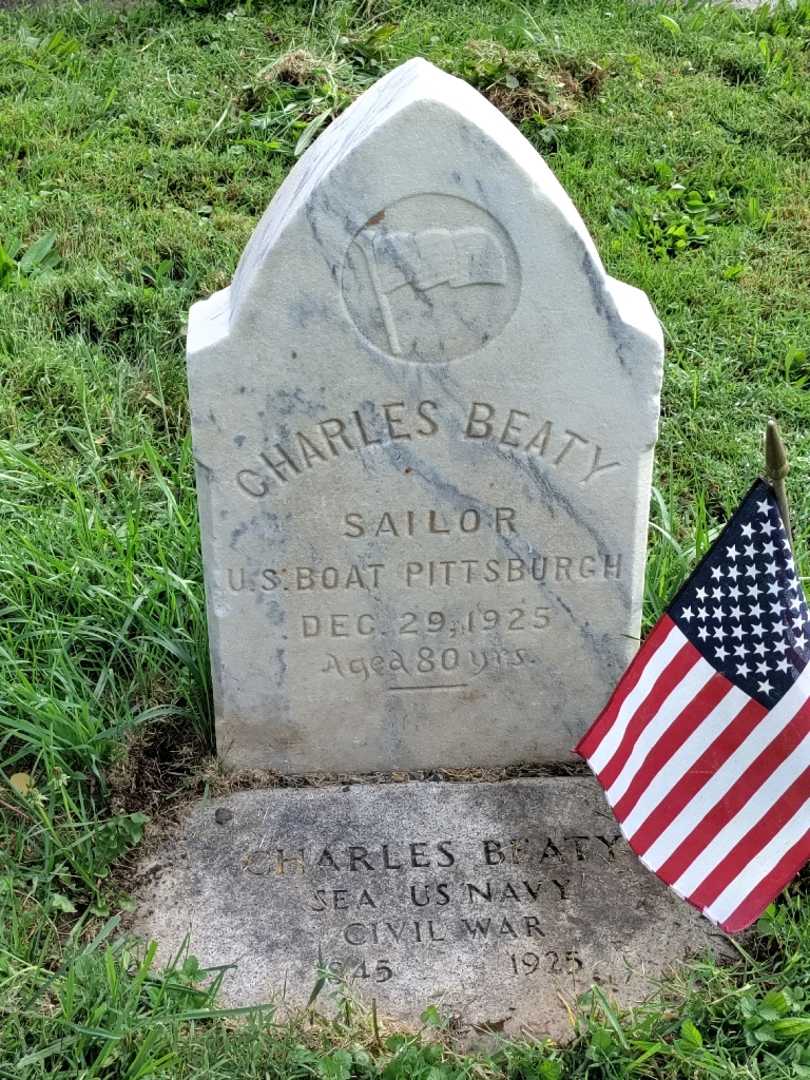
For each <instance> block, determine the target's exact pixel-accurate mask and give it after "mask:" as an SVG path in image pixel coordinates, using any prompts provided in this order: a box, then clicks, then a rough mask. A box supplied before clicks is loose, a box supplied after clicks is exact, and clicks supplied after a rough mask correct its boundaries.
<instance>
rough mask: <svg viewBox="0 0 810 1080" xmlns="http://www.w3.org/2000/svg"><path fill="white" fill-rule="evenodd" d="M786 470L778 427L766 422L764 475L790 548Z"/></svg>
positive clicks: (785, 457) (783, 445)
mask: <svg viewBox="0 0 810 1080" xmlns="http://www.w3.org/2000/svg"><path fill="white" fill-rule="evenodd" d="M788 469H789V466H788V460H787V453H786V451H785V444H784V443H783V442H782V435H781V433H780V431H779V425H778V424H777V422H776V421H775V420H773V419H771V420H769V421H768V428H767V430H766V432H765V474H766V478H767V480H768V481H769V483H770V485H771V487H772V488H773V493H774V495H775V496H776V501H777V502H778V503H779V512H780V514H781V515H782V521H783V522H784V525H785V532H786V533H787V538H788V540H789V541H790V546H791V548H792V547H793V533H792V531H791V528H790V509H789V507H788V500H787V492H786V490H785V477H786V476H787V474H788Z"/></svg>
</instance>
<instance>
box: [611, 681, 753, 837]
mask: <svg viewBox="0 0 810 1080" xmlns="http://www.w3.org/2000/svg"><path fill="white" fill-rule="evenodd" d="M750 700H751V699H750V698H749V696H748V695H747V694H746V693H745V691H743V690H740V688H739V687H737V686H732V688H731V689H730V690H729V692H728V693H727V694H726V696H725V697H724V698H723V699H722V700H721V701H718V703H717V704H716V705H715V707H714V708H713V709H712V711H711V712H710V713H709V715H708V716H707V717H706V719H705V720H704V721H703V722H702V723H701V724H700V726H699V727H697V728H696V729H695V730H694V731H693V732H692V734H691V735H690V736H689V738H688V739H687V740H686V742H685V743H684V744H683V745H682V746H680V747H678V749H677V750H676V751H675V753H674V754H673V755H672V757H671V758H669V759H668V760H667V762H666V763H665V764H664V766H663V767H662V768H661V769H660V771H659V772H658V773H656V775H655V776H654V777H653V778H652V780H651V781H650V783H649V784H648V786H647V787H646V788H645V790H644V791H643V793H642V794H641V795H640V796H639V798H638V801H637V802H636V805H635V806H634V807H633V809H632V810H631V811H630V813H629V814H628V815H627V817H626V818H625V819H624V822H623V823H622V828H623V829H624V835H625V836H627V837H628V838H630V839H632V837H633V835H634V833H636V832H638V830H639V829H640V828H641V826H642V825H643V824H644V822H645V821H646V820H647V818H648V817H649V816H650V814H651V813H652V812H653V810H655V809H656V808H657V807H658V806H659V804H660V803H661V802H663V800H664V799H665V798H666V797H667V795H669V793H670V791H672V789H673V788H674V787H675V785H676V784H677V783H678V782H679V781H680V780H682V779H683V777H684V776H686V774H687V773H688V772H689V770H690V769H691V768H692V766H693V765H694V764H695V762H696V761H697V760H698V758H699V757H700V756H701V755H702V754H703V753H705V752H706V750H708V748H709V747H710V746H711V744H712V743H713V742H714V740H715V739H716V738H717V737H718V736H719V735H720V734H721V733H722V732H723V731H725V729H726V728H727V727H728V726H729V724H731V723H732V721H733V720H735V719H736V718H737V717H738V716H739V715H740V713H741V712H742V710H743V709H744V708H745V706H746V705H747V704H748V703H749V701H750Z"/></svg>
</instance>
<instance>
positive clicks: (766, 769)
mask: <svg viewBox="0 0 810 1080" xmlns="http://www.w3.org/2000/svg"><path fill="white" fill-rule="evenodd" d="M809 716H810V703H808V702H806V703H805V704H804V705H803V706H802V708H801V709H800V710H799V711H798V712H797V713H796V715H795V716H794V717H793V719H792V720H791V721H790V723H789V724H787V725H786V726H785V727H784V728H783V729H782V731H780V732H779V734H778V735H777V736H776V738H775V739H773V740H772V741H771V742H770V743H769V744H768V745H767V746H766V747H764V749H763V750H762V751H761V752H760V753H759V754H758V756H757V757H756V758H755V759H754V760H753V761H752V762H751V764H750V765H749V766H748V768H747V769H746V770H745V771H744V772H743V773H742V774H741V775H740V776H739V777H738V778H737V779H736V780H735V781H734V783H733V784H732V785H731V787H730V788H729V789H728V791H727V792H726V794H725V795H724V796H723V798H722V799H721V800H720V801H719V802H718V803H716V804H715V805H714V806H713V807H712V809H711V810H710V811H709V812H708V814H706V815H705V817H704V818H703V819H702V820H701V821H700V822H699V823H698V824H697V825H696V827H695V828H694V829H693V830H692V832H691V833H690V834H689V835H688V836H687V837H686V839H685V840H683V842H682V843H680V844H679V845H678V847H677V848H676V849H675V850H674V851H673V853H672V854H671V855H670V857H669V858H668V859H667V861H666V862H665V863H663V864H662V865H661V866H659V867H658V870H657V871H656V873H657V874H658V876H659V877H660V878H661V879H662V880H663V881H665V882H666V883H667V884H668V885H671V884H672V883H673V882H674V881H677V880H678V878H679V877H680V876H681V874H682V873H683V872H684V871H685V870H686V868H687V867H688V866H689V865H690V863H692V862H693V860H694V859H695V858H696V857H697V856H698V855H699V854H700V852H701V851H703V849H704V848H705V847H706V845H707V844H709V843H710V842H711V841H712V839H713V838H714V837H715V836H716V835H717V833H718V832H719V831H720V830H721V829H722V828H723V826H724V825H725V824H726V822H728V821H730V820H731V819H732V818H733V817H734V815H735V814H736V813H737V811H738V810H740V809H741V808H742V807H743V806H745V804H746V803H747V802H748V800H749V799H750V798H751V796H752V795H753V794H754V793H755V792H756V791H757V789H758V788H759V787H761V786H762V783H763V781H764V780H766V779H767V778H768V777H769V776H770V774H771V773H772V772H773V771H774V770H775V769H776V768H777V767H778V766H779V765H780V764H781V763H782V762H783V761H784V760H785V758H786V757H788V755H789V754H791V753H792V752H793V750H795V749H796V747H797V746H798V744H799V743H800V742H801V741H802V739H803V738H804V736H805V735H806V734H807V721H808V717H809ZM767 722H768V720H767V717H766V718H765V719H764V720H763V723H765V724H767ZM728 756H729V755H728V754H727V755H726V757H728ZM752 854H753V853H752Z"/></svg>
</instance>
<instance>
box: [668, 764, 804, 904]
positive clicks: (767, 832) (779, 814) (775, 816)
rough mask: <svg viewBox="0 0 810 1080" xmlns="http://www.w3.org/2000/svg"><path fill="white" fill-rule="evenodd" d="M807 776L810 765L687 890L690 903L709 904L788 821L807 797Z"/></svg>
mask: <svg viewBox="0 0 810 1080" xmlns="http://www.w3.org/2000/svg"><path fill="white" fill-rule="evenodd" d="M808 777H810V766H808V767H807V768H806V769H805V770H804V771H803V772H802V774H801V776H798V777H797V778H796V779H795V780H794V781H793V783H792V784H791V785H790V787H788V788H786V790H785V791H784V793H783V794H782V795H780V796H779V798H778V799H777V800H776V802H775V803H774V804H773V806H772V807H771V808H770V810H768V812H767V813H766V814H764V815H763V817H761V818H760V820H759V821H758V822H757V823H756V824H755V825H754V826H753V828H751V829H749V830H748V832H747V833H746V834H745V836H743V837H741V839H740V840H739V841H738V842H737V843H736V844H735V846H734V847H733V848H732V849H731V851H729V853H728V854H727V855H726V856H725V858H724V859H722V860H721V861H720V862H719V863H718V864H717V866H715V868H714V870H712V872H711V873H710V874H709V875H708V877H706V878H704V879H703V881H702V882H701V884H700V885H699V886H698V887H697V888H696V889H695V890H694V892H692V893H691V894H690V896H689V897H688V898H687V899H688V900H689V902H690V903H691V904H694V905H695V907H699V908H705V907H708V906H709V905H710V904H711V903H713V901H715V900H716V899H717V897H718V896H719V895H720V893H721V892H723V890H724V889H725V888H727V887H728V886H729V885H730V884H731V883H732V881H733V880H734V879H735V878H736V877H737V875H738V874H739V873H740V871H741V870H742V869H743V868H744V867H745V866H747V865H748V863H749V862H750V861H751V858H752V857H753V856H754V855H756V853H757V852H759V851H762V849H763V848H765V847H767V845H768V844H769V843H770V841H771V840H773V838H774V836H776V834H777V833H778V832H779V830H780V829H781V828H782V826H783V825H785V824H786V823H787V822H788V821H790V819H791V818H792V817H793V815H794V814H795V813H796V811H797V810H798V809H799V807H800V806H801V805H802V803H803V802H804V801H805V800H806V799H807V791H808V789H807V781H808Z"/></svg>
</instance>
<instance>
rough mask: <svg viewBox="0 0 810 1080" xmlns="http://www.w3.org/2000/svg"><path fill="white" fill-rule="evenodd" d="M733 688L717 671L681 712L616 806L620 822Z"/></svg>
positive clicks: (614, 808)
mask: <svg viewBox="0 0 810 1080" xmlns="http://www.w3.org/2000/svg"><path fill="white" fill-rule="evenodd" d="M730 688H731V683H730V682H729V681H728V679H727V678H726V677H725V676H724V675H721V674H720V673H719V672H717V673H716V674H715V675H713V676H712V677H711V679H709V681H708V682H707V683H706V685H705V686H704V687H703V689H702V690H700V692H699V693H698V694H697V695H696V697H694V698H692V700H691V701H690V702H689V704H688V705H687V706H686V708H684V709H683V710H682V712H680V713H679V715H678V716H677V718H676V719H675V721H674V723H672V724H671V725H670V726H669V728H668V729H667V730H666V731H665V732H664V734H663V735H662V737H661V738H660V739H659V740H658V742H657V743H656V745H655V746H654V747H653V749H652V750H651V751H650V753H649V754H648V755H647V758H646V760H645V761H644V763H643V764H642V765H641V767H640V768H639V769H638V771H637V772H636V774H635V776H634V777H633V779H632V781H631V783H630V786H629V787H628V789H627V791H626V792H625V793H624V795H622V797H621V799H619V800H618V802H617V803H616V804H615V805H614V807H613V813H614V814H615V815H616V817H617V818H618V820H619V821H620V822H621V821H624V819H625V818H626V817H627V815H628V814H629V813H630V811H631V810H632V809H633V807H634V806H635V805H636V803H637V802H638V800H639V798H640V797H641V795H642V794H643V792H644V791H645V790H646V789H647V787H648V786H649V784H650V781H651V780H652V779H653V778H654V777H655V776H656V775H657V774H658V773H659V772H660V771H661V769H663V768H664V767H665V766H666V763H667V761H669V759H670V758H671V757H672V755H673V754H674V753H676V751H677V750H679V749H680V748H681V746H683V744H684V743H685V742H686V740H687V739H688V738H689V736H690V735H691V734H692V733H693V732H694V731H695V730H696V729H697V728H698V727H699V726H700V725H701V724H702V723H703V721H704V720H705V719H706V717H707V716H708V715H709V713H710V712H712V711H713V710H714V708H715V706H716V705H718V704H719V703H720V702H721V701H722V699H723V698H724V697H725V696H726V694H727V693H728V692H729V690H730Z"/></svg>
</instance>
